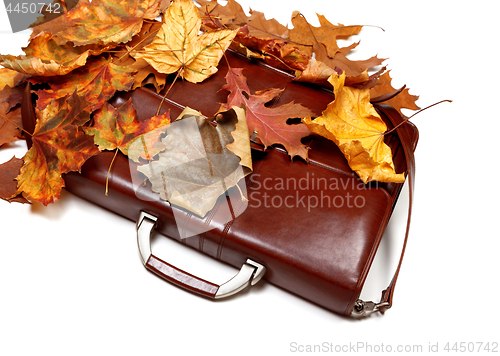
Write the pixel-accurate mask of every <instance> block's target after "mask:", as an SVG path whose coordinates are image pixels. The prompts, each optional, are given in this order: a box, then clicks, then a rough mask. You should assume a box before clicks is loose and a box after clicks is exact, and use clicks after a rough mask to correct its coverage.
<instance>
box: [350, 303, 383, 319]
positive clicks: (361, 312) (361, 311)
mask: <svg viewBox="0 0 500 356" xmlns="http://www.w3.org/2000/svg"><path fill="white" fill-rule="evenodd" d="M387 306H389V303H387V302H383V303H374V302H369V301H368V302H365V301H364V300H361V299H358V300H357V301H356V304H354V308H353V309H352V313H351V315H352V316H357V317H364V316H369V315H370V314H372V313H375V312H378V311H379V309H380V308H382V307H387Z"/></svg>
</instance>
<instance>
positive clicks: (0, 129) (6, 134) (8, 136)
mask: <svg viewBox="0 0 500 356" xmlns="http://www.w3.org/2000/svg"><path fill="white" fill-rule="evenodd" d="M21 126H22V117H21V108H17V109H14V110H10V111H9V103H7V102H4V103H0V146H2V145H4V144H6V143H10V142H14V141H17V140H19V139H21V131H20V130H19V128H20V127H21Z"/></svg>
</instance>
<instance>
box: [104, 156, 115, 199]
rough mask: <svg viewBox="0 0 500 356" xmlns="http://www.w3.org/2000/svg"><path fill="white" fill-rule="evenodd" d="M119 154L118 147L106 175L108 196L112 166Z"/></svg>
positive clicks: (106, 192)
mask: <svg viewBox="0 0 500 356" xmlns="http://www.w3.org/2000/svg"><path fill="white" fill-rule="evenodd" d="M117 155H118V148H117V149H116V150H115V155H114V156H113V159H112V160H111V163H110V164H109V168H108V174H107V175H106V191H105V194H106V196H108V185H109V175H110V173H111V167H112V166H113V163H114V162H115V158H116V156H117Z"/></svg>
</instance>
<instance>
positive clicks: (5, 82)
mask: <svg viewBox="0 0 500 356" xmlns="http://www.w3.org/2000/svg"><path fill="white" fill-rule="evenodd" d="M16 75H17V72H16V71H15V70H10V69H7V68H0V90H3V88H5V87H6V86H8V87H11V88H12V87H13V86H14V78H15V77H16Z"/></svg>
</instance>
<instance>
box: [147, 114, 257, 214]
mask: <svg viewBox="0 0 500 356" xmlns="http://www.w3.org/2000/svg"><path fill="white" fill-rule="evenodd" d="M215 120H216V122H217V125H216V126H215V127H214V126H213V125H212V124H211V123H210V121H208V120H207V119H205V118H204V117H203V116H202V114H201V113H199V112H197V111H194V110H192V109H189V108H186V109H185V110H184V111H183V112H182V113H181V115H179V117H178V118H177V119H176V121H175V122H174V123H172V124H171V125H170V126H169V127H168V128H167V136H166V137H165V138H164V139H163V143H164V146H165V150H164V151H163V152H161V153H160V154H159V158H158V159H157V160H155V161H153V162H151V163H149V164H146V165H143V166H140V167H138V170H139V171H140V172H142V173H143V174H144V175H145V176H147V177H148V179H149V181H150V182H151V184H152V188H153V191H155V192H157V193H158V194H160V197H161V198H162V199H164V200H168V201H169V202H170V203H172V204H175V205H177V206H180V207H182V208H184V209H187V210H189V211H191V212H192V213H194V214H196V215H198V216H201V217H203V216H205V215H206V213H207V212H208V211H210V210H211V209H212V208H213V207H214V205H215V203H216V202H217V199H218V198H219V196H220V195H222V194H224V192H225V191H226V190H228V189H229V188H231V187H234V186H236V185H237V184H238V182H239V181H240V179H242V178H243V177H244V176H245V175H247V174H249V173H250V172H251V167H244V166H243V165H244V164H246V163H245V160H246V158H245V157H248V156H249V155H250V140H249V137H248V135H245V133H243V134H241V132H240V133H238V131H239V130H240V131H241V129H242V127H243V131H244V126H246V125H245V121H244V120H245V112H244V110H243V109H240V108H236V107H235V108H232V109H230V110H229V111H227V112H222V113H219V114H218V115H217V116H216V118H215ZM238 124H240V125H242V126H240V129H238ZM230 146H231V147H230ZM235 146H236V147H238V149H237V150H235ZM232 150H235V151H236V152H237V154H235V153H233V151H232ZM250 163H251V161H250ZM245 199H246V198H245Z"/></svg>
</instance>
